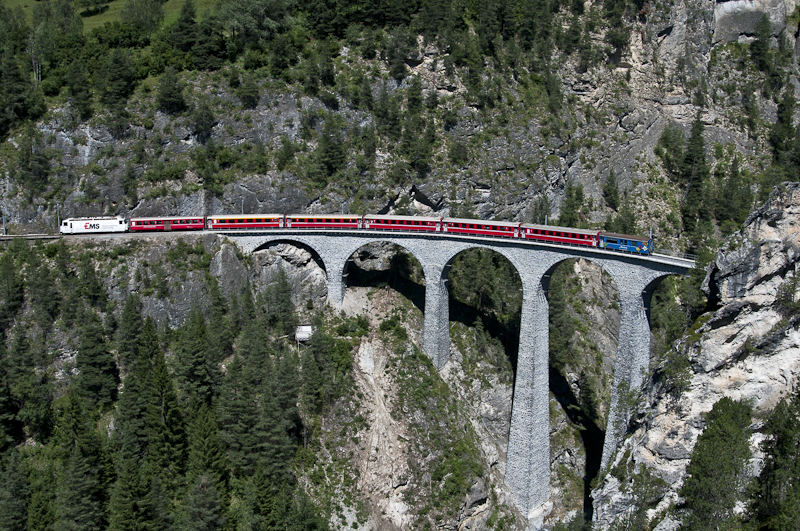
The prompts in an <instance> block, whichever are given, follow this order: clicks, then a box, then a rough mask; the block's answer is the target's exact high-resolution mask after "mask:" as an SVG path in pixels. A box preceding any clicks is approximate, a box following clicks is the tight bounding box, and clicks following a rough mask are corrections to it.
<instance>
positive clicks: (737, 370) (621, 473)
mask: <svg viewBox="0 0 800 531" xmlns="http://www.w3.org/2000/svg"><path fill="white" fill-rule="evenodd" d="M798 243H800V186H798V185H797V184H788V185H785V186H782V187H779V188H778V189H776V190H775V191H774V192H773V193H772V194H771V195H770V197H769V200H768V201H767V202H766V203H765V204H764V205H763V206H762V207H761V208H759V209H758V210H757V211H755V212H753V214H752V215H751V216H750V217H749V218H748V220H747V223H746V224H745V227H744V228H743V229H742V230H741V231H739V232H737V233H736V234H734V235H733V236H731V237H730V238H729V239H728V241H727V242H726V243H725V245H724V246H723V248H722V249H721V251H720V252H719V254H718V255H717V257H716V259H715V260H714V262H713V263H712V264H711V265H710V266H709V269H708V274H707V276H706V280H705V284H704V289H705V291H706V293H707V295H708V297H709V301H710V304H712V305H715V306H716V309H714V310H712V311H709V312H707V313H705V314H703V315H702V316H700V318H698V320H697V322H696V323H695V325H694V326H693V327H692V329H691V330H690V331H689V333H688V334H687V335H686V336H685V337H684V338H683V339H681V340H680V341H679V342H678V343H676V344H675V345H674V349H675V354H676V355H677V356H679V357H685V358H688V360H689V364H687V365H686V366H685V369H682V370H683V371H684V372H683V374H680V375H678V377H677V378H676V377H672V378H665V377H664V376H665V372H666V371H665V369H666V367H665V365H664V364H662V365H660V366H658V367H655V368H654V372H653V374H652V376H651V377H650V378H649V380H648V381H647V383H646V385H645V387H644V391H643V396H642V398H641V402H640V404H639V407H638V412H637V414H636V415H635V416H634V418H633V419H632V421H631V425H630V432H629V434H628V437H627V438H626V440H625V442H624V443H623V444H622V446H621V448H620V450H619V452H618V453H617V456H616V459H614V461H613V463H612V464H611V465H610V470H608V471H605V472H606V475H605V477H604V478H603V479H602V481H601V482H600V484H599V485H598V486H597V488H596V489H595V490H594V492H593V494H594V500H595V521H596V524H597V525H598V526H600V528H607V527H608V526H609V525H611V523H612V522H614V521H615V520H617V519H619V518H621V517H625V516H627V514H628V511H629V508H630V507H631V506H632V505H634V503H635V502H636V498H637V497H638V496H642V493H643V492H645V491H647V489H649V491H647V492H649V494H648V495H649V496H652V497H653V498H652V500H651V510H650V511H649V516H650V517H652V518H654V519H655V521H661V523H660V524H659V525H658V526H657V527H656V528H657V529H671V528H673V527H674V524H675V521H676V519H677V517H676V515H675V514H674V513H672V512H670V508H671V507H672V506H673V505H674V504H676V502H678V501H679V497H678V494H677V493H678V490H679V489H680V486H681V484H682V482H683V478H684V473H685V470H686V465H687V464H688V462H689V459H690V457H691V453H692V448H693V447H694V445H695V443H696V441H697V437H698V435H699V434H700V433H701V432H702V431H703V428H704V421H703V413H705V412H708V411H710V410H711V407H712V406H713V405H714V403H715V402H717V401H718V400H719V399H720V398H721V397H723V396H727V397H731V398H733V399H736V400H747V401H750V402H751V404H752V405H753V406H754V408H755V411H756V419H758V418H760V417H763V415H764V413H766V412H768V411H770V410H771V409H772V407H774V405H775V404H776V403H777V401H778V400H779V399H780V397H781V396H782V395H783V394H785V393H787V391H790V390H791V389H793V387H794V386H795V385H797V378H798V375H800V329H799V328H798V321H797V319H796V318H795V317H792V316H791V315H788V314H787V305H790V303H792V302H793V301H795V300H796V299H797V297H798V295H799V294H800V293H799V292H798V283H797V280H796V279H797V276H796V275H797V272H798V258H799V257H800V255H799V254H798ZM759 426H760V424H759V421H758V420H756V425H754V426H753V434H752V438H751V443H752V446H753V450H754V456H755V457H754V458H753V460H752V467H751V472H752V473H753V474H755V473H757V471H758V469H759V458H758V455H759V453H758V449H757V445H758V443H759V442H760V440H761V439H762V437H761V435H760V434H759Z"/></svg>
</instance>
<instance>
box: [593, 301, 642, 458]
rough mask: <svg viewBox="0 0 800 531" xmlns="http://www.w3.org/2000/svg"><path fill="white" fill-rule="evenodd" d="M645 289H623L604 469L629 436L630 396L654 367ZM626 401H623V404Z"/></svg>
mask: <svg viewBox="0 0 800 531" xmlns="http://www.w3.org/2000/svg"><path fill="white" fill-rule="evenodd" d="M644 289H645V286H634V287H633V288H632V289H631V288H630V287H628V289H622V288H620V304H621V308H620V310H621V313H622V315H621V318H620V324H619V340H618V341H617V361H616V365H615V367H614V387H613V388H612V390H611V405H610V406H609V409H608V423H607V424H606V436H605V440H604V441H603V457H602V459H601V461H600V468H601V469H603V468H605V466H606V465H607V464H608V462H609V459H611V458H612V457H613V456H614V453H615V452H616V451H617V447H618V445H619V443H620V441H621V439H622V438H623V437H624V436H625V432H626V429H627V425H626V423H627V421H628V418H629V417H630V413H631V412H630V411H629V410H628V406H627V396H626V395H627V394H628V393H630V392H638V390H639V388H640V387H641V385H642V381H643V379H644V375H645V374H646V373H647V369H648V367H649V365H650V324H649V323H648V321H647V311H646V307H645V301H644V298H643V296H642V291H643V290H644ZM620 401H622V402H620Z"/></svg>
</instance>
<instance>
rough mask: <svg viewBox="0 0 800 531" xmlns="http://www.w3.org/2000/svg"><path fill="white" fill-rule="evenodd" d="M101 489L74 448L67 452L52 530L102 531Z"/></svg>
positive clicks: (87, 463)
mask: <svg viewBox="0 0 800 531" xmlns="http://www.w3.org/2000/svg"><path fill="white" fill-rule="evenodd" d="M98 490H101V486H100V485H99V484H98V480H97V477H96V476H95V475H94V474H93V473H92V469H91V467H90V464H89V462H88V461H87V459H86V458H85V457H84V456H83V455H82V454H81V452H80V451H79V450H77V449H74V450H73V451H72V452H70V455H69V459H68V460H67V464H66V468H65V470H64V476H63V478H62V479H61V485H60V487H59V489H58V497H57V500H56V505H57V508H58V520H57V521H56V525H55V531H101V530H104V529H105V514H104V511H103V500H102V499H99V498H98V496H97V491H98Z"/></svg>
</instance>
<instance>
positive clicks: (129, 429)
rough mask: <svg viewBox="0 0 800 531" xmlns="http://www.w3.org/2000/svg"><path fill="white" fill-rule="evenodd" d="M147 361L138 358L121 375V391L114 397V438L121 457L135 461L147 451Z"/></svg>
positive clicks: (148, 375)
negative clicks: (122, 375) (115, 408)
mask: <svg viewBox="0 0 800 531" xmlns="http://www.w3.org/2000/svg"><path fill="white" fill-rule="evenodd" d="M149 369H150V367H149V365H148V364H146V363H145V362H144V360H140V361H139V362H137V363H134V364H133V365H132V366H131V367H130V370H129V371H128V374H127V375H126V376H125V380H124V385H123V388H122V393H121V394H120V397H119V401H117V414H116V416H115V426H114V436H113V438H114V441H115V443H116V446H117V447H118V448H119V458H120V459H121V460H122V461H123V462H126V461H134V462H135V463H138V461H139V460H140V459H141V458H143V457H144V456H145V454H146V453H147V449H148V445H149V440H148V432H147V408H148V403H149V396H148V394H149V390H150V385H149V384H150V382H149V377H150V374H149Z"/></svg>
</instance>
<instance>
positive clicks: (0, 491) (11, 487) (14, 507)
mask: <svg viewBox="0 0 800 531" xmlns="http://www.w3.org/2000/svg"><path fill="white" fill-rule="evenodd" d="M29 501H30V485H29V484H28V474H27V470H26V467H25V462H24V460H23V457H22V456H21V455H20V453H19V451H17V450H11V451H10V452H9V453H7V454H6V456H5V459H4V464H3V472H2V475H1V476H0V529H3V530H4V531H25V523H26V521H27V519H28V503H29Z"/></svg>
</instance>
